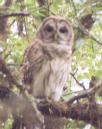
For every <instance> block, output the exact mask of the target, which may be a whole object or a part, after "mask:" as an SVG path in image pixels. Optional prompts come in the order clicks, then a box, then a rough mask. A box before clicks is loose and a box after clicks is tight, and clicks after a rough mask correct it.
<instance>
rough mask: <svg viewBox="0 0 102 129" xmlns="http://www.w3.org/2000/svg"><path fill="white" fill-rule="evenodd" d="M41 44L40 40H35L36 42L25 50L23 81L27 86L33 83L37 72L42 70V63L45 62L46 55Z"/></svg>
mask: <svg viewBox="0 0 102 129" xmlns="http://www.w3.org/2000/svg"><path fill="white" fill-rule="evenodd" d="M39 42H40V41H39V40H35V42H34V43H33V44H31V45H30V46H29V47H28V48H27V49H26V50H25V53H24V56H23V64H22V72H23V78H22V81H23V83H25V84H31V83H32V81H33V77H34V74H35V72H37V71H38V70H39V69H40V68H41V64H42V63H41V62H43V60H44V55H43V53H42V49H41V47H40V43H39ZM35 76H36V75H35Z"/></svg>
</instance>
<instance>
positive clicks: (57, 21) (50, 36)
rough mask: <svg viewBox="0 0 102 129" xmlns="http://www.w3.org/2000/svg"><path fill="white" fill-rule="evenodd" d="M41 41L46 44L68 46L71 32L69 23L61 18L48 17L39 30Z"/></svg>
mask: <svg viewBox="0 0 102 129" xmlns="http://www.w3.org/2000/svg"><path fill="white" fill-rule="evenodd" d="M38 33H40V37H41V39H42V40H43V41H44V42H46V43H58V44H70V42H71V41H72V38H73V30H72V26H71V25H70V23H68V22H67V21H66V20H64V19H63V18H61V17H57V16H50V17H48V18H46V19H45V20H44V22H43V23H42V25H41V26H40V28H39V31H38Z"/></svg>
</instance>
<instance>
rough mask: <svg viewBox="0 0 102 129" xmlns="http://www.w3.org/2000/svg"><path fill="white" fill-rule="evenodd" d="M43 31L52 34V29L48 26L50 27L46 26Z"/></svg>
mask: <svg viewBox="0 0 102 129" xmlns="http://www.w3.org/2000/svg"><path fill="white" fill-rule="evenodd" d="M45 30H46V31H47V32H53V30H54V29H53V27H52V26H50V25H47V26H46V27H45Z"/></svg>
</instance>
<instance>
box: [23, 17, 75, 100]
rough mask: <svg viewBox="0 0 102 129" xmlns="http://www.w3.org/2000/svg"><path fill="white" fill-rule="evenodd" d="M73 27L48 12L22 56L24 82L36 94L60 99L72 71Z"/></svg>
mask: <svg viewBox="0 0 102 129" xmlns="http://www.w3.org/2000/svg"><path fill="white" fill-rule="evenodd" d="M72 45H73V28H72V25H71V24H70V22H69V21H66V20H65V19H64V18H62V17H60V16H49V17H47V18H46V19H44V21H43V22H42V24H41V25H40V27H39V29H38V31H37V34H36V37H35V39H34V41H33V43H32V44H30V45H29V46H28V48H27V49H26V50H25V53H24V58H23V66H22V73H23V83H24V84H25V85H26V88H28V90H29V91H30V92H31V93H32V95H33V96H34V97H38V98H50V99H52V100H55V101H58V100H59V99H60V97H61V96H62V92H63V87H64V86H65V82H66V80H67V77H68V74H69V68H70V63H71V55H72Z"/></svg>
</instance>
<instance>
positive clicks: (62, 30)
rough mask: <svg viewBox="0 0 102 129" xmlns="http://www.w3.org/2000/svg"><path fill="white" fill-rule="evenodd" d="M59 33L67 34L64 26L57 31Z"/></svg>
mask: <svg viewBox="0 0 102 129" xmlns="http://www.w3.org/2000/svg"><path fill="white" fill-rule="evenodd" d="M59 31H60V32H61V33H68V29H67V28H66V27H65V26H63V27H61V28H60V29H59Z"/></svg>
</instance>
